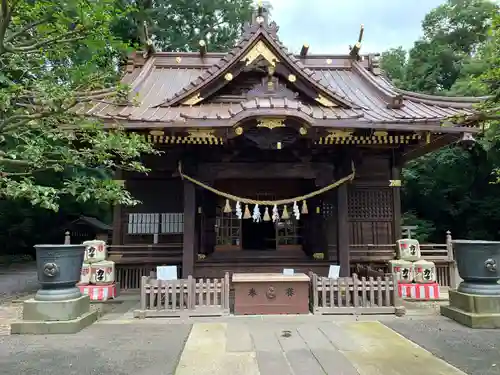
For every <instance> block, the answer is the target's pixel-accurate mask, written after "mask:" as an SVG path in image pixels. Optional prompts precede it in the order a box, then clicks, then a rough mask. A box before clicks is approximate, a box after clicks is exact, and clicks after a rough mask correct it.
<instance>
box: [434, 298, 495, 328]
mask: <svg viewBox="0 0 500 375" xmlns="http://www.w3.org/2000/svg"><path fill="white" fill-rule="evenodd" d="M449 296H450V305H449V306H441V315H444V316H446V317H448V318H450V319H453V320H455V321H457V322H458V323H460V324H463V325H465V326H468V327H472V328H500V296H498V295H497V296H486V295H476V294H467V293H463V292H459V291H456V290H450V291H449Z"/></svg>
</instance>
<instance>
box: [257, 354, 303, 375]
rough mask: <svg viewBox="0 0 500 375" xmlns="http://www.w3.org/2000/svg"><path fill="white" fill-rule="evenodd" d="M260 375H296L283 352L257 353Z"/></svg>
mask: <svg viewBox="0 0 500 375" xmlns="http://www.w3.org/2000/svg"><path fill="white" fill-rule="evenodd" d="M257 365H258V367H259V372H260V375H295V374H294V373H293V372H292V369H291V367H290V364H289V363H288V361H287V359H286V358H285V354H284V353H283V352H279V351H274V352H264V351H259V350H258V351H257Z"/></svg>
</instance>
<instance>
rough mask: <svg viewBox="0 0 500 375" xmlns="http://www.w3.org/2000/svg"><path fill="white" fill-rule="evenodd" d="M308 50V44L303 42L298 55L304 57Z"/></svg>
mask: <svg viewBox="0 0 500 375" xmlns="http://www.w3.org/2000/svg"><path fill="white" fill-rule="evenodd" d="M308 51H309V44H304V45H303V46H302V49H301V50H300V57H302V58H304V57H306V56H307V52H308Z"/></svg>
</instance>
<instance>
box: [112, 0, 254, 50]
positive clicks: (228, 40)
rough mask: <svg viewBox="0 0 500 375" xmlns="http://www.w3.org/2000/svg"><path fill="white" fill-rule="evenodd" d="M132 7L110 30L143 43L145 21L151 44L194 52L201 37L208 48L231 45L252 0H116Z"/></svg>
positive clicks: (123, 37) (229, 46) (245, 17)
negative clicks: (127, 14)
mask: <svg viewBox="0 0 500 375" xmlns="http://www.w3.org/2000/svg"><path fill="white" fill-rule="evenodd" d="M117 3H118V4H119V6H120V7H126V6H130V5H134V6H135V11H134V12H132V13H130V14H129V16H128V17H123V18H117V20H116V22H115V23H114V26H113V30H114V32H115V34H116V35H117V36H120V37H121V38H122V39H123V40H125V41H127V42H128V43H130V44H132V45H133V44H138V45H142V46H144V43H145V41H146V39H147V38H148V36H147V35H144V26H143V25H144V23H146V24H147V25H148V31H149V34H152V36H153V38H154V44H155V46H156V47H158V48H159V49H160V50H164V51H193V50H197V49H198V42H199V41H200V40H201V39H203V40H205V42H206V43H207V47H208V49H209V50H210V51H217V52H221V51H227V50H228V49H229V48H231V47H233V45H234V44H235V42H236V40H237V39H238V37H239V35H240V30H241V27H242V26H243V24H244V23H245V22H246V21H248V20H249V19H250V14H251V8H252V3H253V1H252V0H212V1H205V0H169V1H166V0H157V1H151V0H143V1H140V0H139V1H135V0H117Z"/></svg>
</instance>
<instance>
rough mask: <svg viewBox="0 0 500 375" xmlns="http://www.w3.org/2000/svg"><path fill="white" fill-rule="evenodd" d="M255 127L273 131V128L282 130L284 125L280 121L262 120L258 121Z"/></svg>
mask: <svg viewBox="0 0 500 375" xmlns="http://www.w3.org/2000/svg"><path fill="white" fill-rule="evenodd" d="M257 127H258V128H267V129H269V130H273V129H275V128H284V127H285V124H284V120H282V119H273V118H263V119H259V120H258V124H257Z"/></svg>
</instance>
